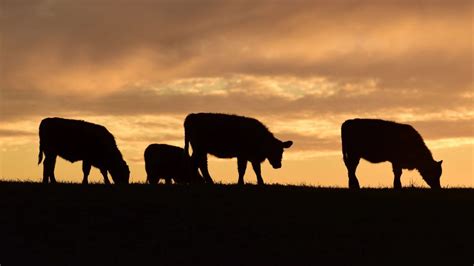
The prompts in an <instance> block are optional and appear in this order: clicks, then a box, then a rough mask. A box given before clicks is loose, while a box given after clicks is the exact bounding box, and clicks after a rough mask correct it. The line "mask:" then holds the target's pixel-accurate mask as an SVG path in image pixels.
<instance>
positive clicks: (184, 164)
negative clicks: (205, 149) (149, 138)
mask: <svg viewBox="0 0 474 266" xmlns="http://www.w3.org/2000/svg"><path fill="white" fill-rule="evenodd" d="M144 156H145V170H146V174H147V182H149V183H150V184H156V183H158V181H160V178H162V179H165V181H166V184H171V180H174V182H175V183H187V184H190V183H204V179H203V178H202V176H201V175H200V174H199V172H198V171H197V169H196V168H195V167H194V165H193V162H192V160H191V157H189V155H188V154H186V153H185V152H184V149H183V148H180V147H176V146H171V145H166V144H150V145H149V146H148V147H147V148H146V149H145V154H144Z"/></svg>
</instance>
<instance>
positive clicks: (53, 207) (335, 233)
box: [0, 182, 474, 266]
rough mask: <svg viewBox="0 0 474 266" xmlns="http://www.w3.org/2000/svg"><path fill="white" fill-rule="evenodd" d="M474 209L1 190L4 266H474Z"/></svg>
mask: <svg viewBox="0 0 474 266" xmlns="http://www.w3.org/2000/svg"><path fill="white" fill-rule="evenodd" d="M473 207H474V190H473V189H468V188H460V189H455V188H452V189H444V190H439V191H434V190H430V189H419V188H408V189H403V190H401V191H394V190H392V189H389V188H387V189H362V190H360V191H351V190H348V189H345V188H320V187H318V188H315V187H308V186H283V185H271V186H265V187H259V186H254V185H246V186H243V187H240V186H236V185H214V186H208V185H201V186H177V185H173V186H165V185H158V186H155V187H153V186H150V185H145V184H131V185H128V186H105V185H103V184H91V185H89V186H82V185H80V184H68V183H60V184H56V185H43V184H40V183H21V182H0V208H1V210H2V213H1V214H0V226H1V228H0V243H1V247H0V252H1V253H0V264H1V265H2V266H3V265H18V264H25V263H28V264H29V265H92V264H94V265H106V264H107V265H115V264H121V265H140V264H142V265H153V264H156V265H182V264H206V265H215V264H218V265H250V264H252V265H255V264H257V265H315V264H321V263H323V262H326V263H327V262H328V261H329V262H331V264H347V265H355V264H359V265H366V264H378V265H386V264H397V265H407V264H418V263H422V264H426V265H434V264H444V265H448V264H449V265H456V264H464V265H472V263H473V261H474V258H473V257H474V255H473V250H474V238H473V235H474V234H473V230H474V212H473ZM326 263H324V264H326Z"/></svg>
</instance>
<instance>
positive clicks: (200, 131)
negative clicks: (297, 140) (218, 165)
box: [184, 113, 293, 184]
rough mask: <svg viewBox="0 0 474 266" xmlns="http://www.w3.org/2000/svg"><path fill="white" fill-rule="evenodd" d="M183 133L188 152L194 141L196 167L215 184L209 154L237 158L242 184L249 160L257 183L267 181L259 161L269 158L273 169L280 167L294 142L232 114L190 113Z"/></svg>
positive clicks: (249, 119)
mask: <svg viewBox="0 0 474 266" xmlns="http://www.w3.org/2000/svg"><path fill="white" fill-rule="evenodd" d="M184 134H185V137H184V138H185V146H184V147H185V148H184V149H185V151H186V154H189V144H191V146H192V149H193V154H192V158H193V160H194V163H195V167H198V168H199V169H200V170H201V173H202V175H203V176H204V179H205V180H206V181H207V182H208V183H213V181H212V178H211V176H210V174H209V171H208V167H207V154H208V153H209V154H212V155H214V156H216V157H219V158H235V157H237V166H238V172H239V181H238V183H239V184H244V174H245V170H246V168H247V162H251V163H252V167H253V170H254V171H255V174H256V176H257V182H258V184H264V182H263V178H262V174H261V169H260V164H261V163H262V162H263V161H265V159H268V161H269V162H270V164H271V165H272V167H273V168H275V169H277V168H280V167H281V160H282V155H283V149H285V148H289V147H290V146H291V145H292V144H293V142H292V141H285V142H282V141H280V140H278V139H277V138H275V137H274V136H273V134H272V133H271V132H270V131H269V130H268V129H267V127H265V126H264V125H263V124H262V123H261V122H259V121H258V120H256V119H254V118H249V117H243V116H237V115H229V114H216V113H197V114H189V115H188V116H187V117H186V119H185V121H184Z"/></svg>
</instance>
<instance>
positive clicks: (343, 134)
mask: <svg viewBox="0 0 474 266" xmlns="http://www.w3.org/2000/svg"><path fill="white" fill-rule="evenodd" d="M346 122H347V121H346ZM346 122H344V123H343V124H342V126H341V142H342V157H343V159H344V160H346V159H347V147H346V146H347V140H346V138H347V136H346V134H347V133H346V127H347V124H346Z"/></svg>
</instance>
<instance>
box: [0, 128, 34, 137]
mask: <svg viewBox="0 0 474 266" xmlns="http://www.w3.org/2000/svg"><path fill="white" fill-rule="evenodd" d="M34 135H36V133H35V132H30V131H25V130H12V129H0V138H4V137H31V136H34Z"/></svg>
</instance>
